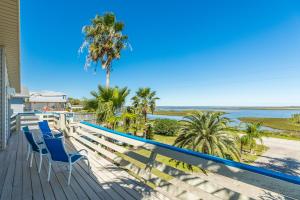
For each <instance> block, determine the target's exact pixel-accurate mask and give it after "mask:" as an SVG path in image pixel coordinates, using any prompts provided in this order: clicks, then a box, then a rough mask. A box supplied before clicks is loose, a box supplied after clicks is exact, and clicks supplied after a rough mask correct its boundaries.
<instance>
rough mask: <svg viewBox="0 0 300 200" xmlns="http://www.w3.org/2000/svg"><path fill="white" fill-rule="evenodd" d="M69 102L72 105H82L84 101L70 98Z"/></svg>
mask: <svg viewBox="0 0 300 200" xmlns="http://www.w3.org/2000/svg"><path fill="white" fill-rule="evenodd" d="M68 102H69V103H70V104H71V105H81V104H82V101H81V100H80V99H76V98H72V97H69V98H68Z"/></svg>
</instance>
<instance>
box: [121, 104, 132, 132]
mask: <svg viewBox="0 0 300 200" xmlns="http://www.w3.org/2000/svg"><path fill="white" fill-rule="evenodd" d="M121 118H122V120H123V125H124V131H125V132H129V129H130V127H131V125H132V124H133V123H134V121H135V120H136V114H135V113H134V109H133V108H132V107H130V106H128V107H126V108H125V109H124V111H123V113H122V115H121Z"/></svg>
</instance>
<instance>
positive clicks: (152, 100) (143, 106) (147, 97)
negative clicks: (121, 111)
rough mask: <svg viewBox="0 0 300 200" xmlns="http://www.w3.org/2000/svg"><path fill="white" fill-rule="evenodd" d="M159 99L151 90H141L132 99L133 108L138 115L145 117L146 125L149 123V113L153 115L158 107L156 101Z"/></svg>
mask: <svg viewBox="0 0 300 200" xmlns="http://www.w3.org/2000/svg"><path fill="white" fill-rule="evenodd" d="M158 99H159V98H158V97H157V96H156V92H155V91H151V88H139V89H138V91H137V92H136V95H135V96H134V97H132V99H131V100H132V101H133V103H132V106H133V107H134V108H135V110H136V111H137V113H139V114H141V115H142V116H143V117H144V121H145V123H146V122H147V113H148V112H151V113H153V112H154V110H155V107H156V100H158Z"/></svg>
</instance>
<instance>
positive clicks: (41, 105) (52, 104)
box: [25, 91, 67, 111]
mask: <svg viewBox="0 0 300 200" xmlns="http://www.w3.org/2000/svg"><path fill="white" fill-rule="evenodd" d="M66 104H67V95H66V94H65V93H62V92H54V91H40V92H30V94H29V99H28V101H27V102H26V106H25V109H26V110H31V111H64V110H65V109H66Z"/></svg>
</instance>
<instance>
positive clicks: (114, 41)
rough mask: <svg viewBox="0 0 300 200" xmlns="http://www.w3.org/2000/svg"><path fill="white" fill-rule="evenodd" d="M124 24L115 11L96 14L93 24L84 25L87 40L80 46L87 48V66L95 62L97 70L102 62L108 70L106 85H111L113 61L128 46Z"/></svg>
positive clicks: (103, 67) (118, 57) (81, 48)
mask: <svg viewBox="0 0 300 200" xmlns="http://www.w3.org/2000/svg"><path fill="white" fill-rule="evenodd" d="M123 28H124V24H123V23H122V22H118V21H117V20H116V16H115V15H114V14H113V13H105V14H104V15H103V16H99V15H96V17H95V18H94V19H93V20H92V24H91V25H88V26H84V27H83V33H84V34H85V40H84V42H83V44H82V46H81V47H80V52H83V49H85V48H87V51H88V53H87V56H86V63H85V67H86V68H87V67H89V66H90V65H91V63H95V71H96V68H97V65H98V63H99V62H100V64H101V66H102V69H104V70H105V71H106V87H107V88H108V87H109V85H110V73H111V70H112V62H113V60H115V59H120V57H121V51H122V49H124V48H126V46H127V39H128V37H127V36H126V35H123V34H122V31H123Z"/></svg>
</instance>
